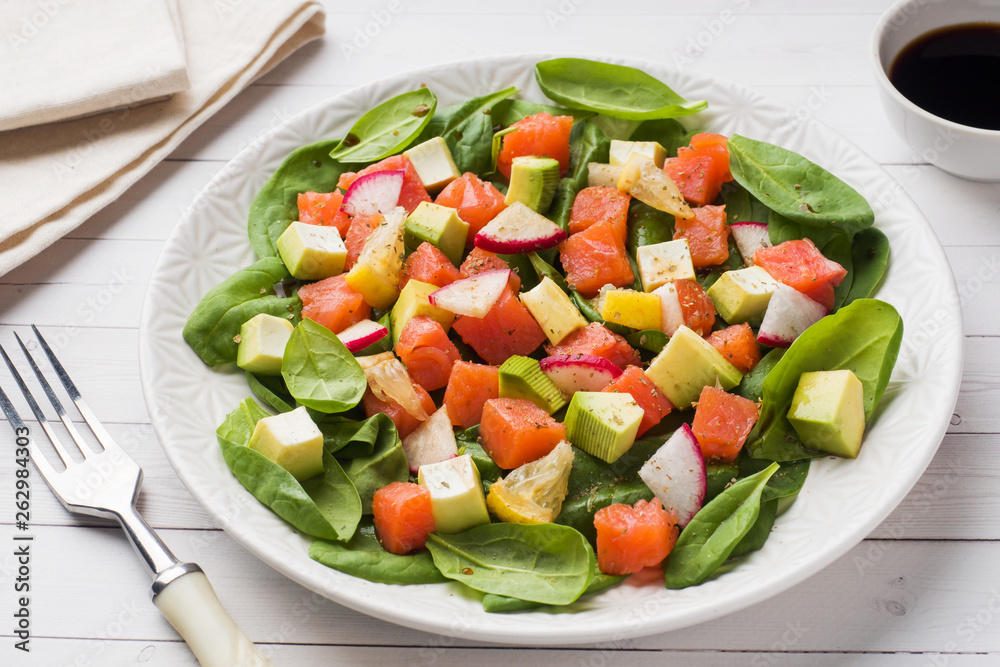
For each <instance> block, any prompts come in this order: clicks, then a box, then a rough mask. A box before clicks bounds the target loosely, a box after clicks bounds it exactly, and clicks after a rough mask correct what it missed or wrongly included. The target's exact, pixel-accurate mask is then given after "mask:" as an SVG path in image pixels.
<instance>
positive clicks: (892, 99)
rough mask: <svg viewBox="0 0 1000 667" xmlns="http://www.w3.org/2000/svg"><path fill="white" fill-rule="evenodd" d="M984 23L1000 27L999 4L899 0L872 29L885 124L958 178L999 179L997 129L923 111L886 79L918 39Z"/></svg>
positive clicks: (988, 1)
mask: <svg viewBox="0 0 1000 667" xmlns="http://www.w3.org/2000/svg"><path fill="white" fill-rule="evenodd" d="M983 21H988V22H991V23H1000V0H900V2H897V3H896V4H894V5H893V6H892V7H890V8H889V10H888V11H887V12H886V13H885V14H884V15H883V16H882V18H881V19H880V20H879V22H878V24H877V25H876V26H875V32H874V33H873V34H872V41H871V57H872V65H873V66H874V68H875V79H876V80H877V81H878V83H879V97H880V98H881V100H882V106H883V107H884V108H885V112H886V114H887V115H888V116H889V122H890V124H891V125H892V126H893V128H895V130H896V131H897V132H899V134H900V136H902V137H903V138H904V139H905V140H906V142H907V143H908V144H909V145H910V147H911V148H912V149H913V150H914V152H915V153H916V154H917V155H918V156H919V157H920V158H921V159H924V160H926V161H927V162H930V163H931V164H933V165H935V166H937V167H939V168H941V169H944V170H945V171H947V172H949V173H951V174H954V175H955V176H960V177H961V178H968V179H970V180H974V181H1000V131H997V130H986V129H982V128H978V127H970V126H968V125H961V124H959V123H954V122H952V121H950V120H945V119H944V118H940V117H939V116H935V115H934V114H932V113H929V112H927V111H924V110H923V109H921V108H920V107H918V106H917V105H916V104H914V103H913V102H911V101H910V100H908V99H907V98H906V97H904V96H903V94H902V93H900V92H899V91H898V90H896V88H895V87H894V86H893V85H892V83H891V82H890V81H889V75H888V71H889V68H890V67H891V66H892V62H893V61H894V60H895V59H896V56H898V55H899V52H900V51H902V50H903V49H904V48H905V47H906V45H907V44H909V43H910V42H912V41H913V40H914V39H916V38H918V37H920V36H921V35H925V34H927V33H928V32H931V31H932V30H936V29H938V28H943V27H945V26H952V25H960V24H963V23H977V22H983ZM983 83H984V84H987V85H995V83H996V82H986V81H984V82H983Z"/></svg>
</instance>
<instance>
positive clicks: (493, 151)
mask: <svg viewBox="0 0 1000 667" xmlns="http://www.w3.org/2000/svg"><path fill="white" fill-rule="evenodd" d="M515 130H517V128H516V127H508V128H506V129H503V130H500V131H499V132H497V133H495V134H494V135H493V138H492V139H491V140H490V168H489V169H488V170H487V171H486V172H485V173H487V174H496V170H497V158H498V157H500V149H501V148H502V147H503V138H504V137H505V136H507V135H508V134H510V133H511V132H514V131H515ZM497 178H503V176H502V175H497ZM493 186H494V187H496V189H497V190H499V191H500V193H501V194H504V195H506V194H507V185H506V184H505V183H497V182H496V181H494V182H493Z"/></svg>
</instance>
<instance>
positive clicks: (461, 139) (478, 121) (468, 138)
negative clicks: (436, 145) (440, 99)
mask: <svg viewBox="0 0 1000 667" xmlns="http://www.w3.org/2000/svg"><path fill="white" fill-rule="evenodd" d="M517 92H518V90H517V88H514V87H511V88H505V89H503V90H499V91H497V92H495V93H490V94H489V95H482V96H480V97H473V98H472V99H469V100H466V101H465V102H462V103H460V104H455V105H452V106H450V107H446V108H444V109H441V110H440V111H438V113H436V114H435V115H434V117H433V118H432V119H431V121H430V122H429V123H428V124H427V127H425V128H424V131H423V132H422V133H421V135H420V138H419V139H418V140H417V143H420V142H421V141H426V140H427V139H431V138H433V137H441V138H442V139H444V140H445V143H447V144H448V148H449V149H450V150H451V156H452V157H453V158H454V159H455V165H456V166H457V167H458V170H459V171H460V172H462V173H465V172H467V171H471V172H472V173H474V174H485V173H487V172H490V171H492V168H493V167H492V165H491V163H490V150H491V146H492V142H493V124H494V123H495V122H496V117H495V115H494V107H495V106H496V105H497V104H498V103H499V102H501V101H503V100H505V99H507V98H508V97H510V96H511V95H515V94H517ZM494 160H495V158H494Z"/></svg>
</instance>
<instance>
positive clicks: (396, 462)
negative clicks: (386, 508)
mask: <svg viewBox="0 0 1000 667" xmlns="http://www.w3.org/2000/svg"><path fill="white" fill-rule="evenodd" d="M362 423H374V424H377V425H378V435H377V436H376V439H375V447H374V451H372V453H371V454H370V455H368V456H359V457H356V458H353V459H351V461H350V463H348V464H347V469H346V472H347V476H348V477H350V478H351V481H352V482H353V483H354V486H355V488H357V490H358V495H359V496H361V504H362V507H363V511H364V513H365V514H371V511H372V496H374V495H375V492H376V491H378V490H379V489H381V488H382V487H383V486H386V485H387V484H391V483H392V482H405V481H407V480H408V479H410V468H409V463H408V462H407V460H406V452H404V451H403V443H402V441H401V440H400V439H399V433H398V432H397V431H396V425H395V424H393V423H392V420H391V419H389V418H388V417H387V416H385V415H382V414H379V415H375V416H373V417H372V418H371V419H369V420H368V421H367V422H362Z"/></svg>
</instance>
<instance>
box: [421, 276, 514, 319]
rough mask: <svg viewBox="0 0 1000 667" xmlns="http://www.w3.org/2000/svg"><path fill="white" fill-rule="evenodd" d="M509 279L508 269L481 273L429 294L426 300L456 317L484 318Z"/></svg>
mask: <svg viewBox="0 0 1000 667" xmlns="http://www.w3.org/2000/svg"><path fill="white" fill-rule="evenodd" d="M509 279H510V269H498V270H496V271H483V272H482V273H477V274H476V275H474V276H469V277H468V278H462V279H461V280H456V281H455V282H453V283H451V284H450V285H445V286H444V287H442V288H441V289H439V290H435V291H433V292H431V293H430V295H429V296H428V297H427V300H428V301H430V303H431V305H432V306H437V307H438V308H444V309H445V310H450V311H451V312H453V313H455V314H456V315H468V316H469V317H486V313H488V312H490V309H491V308H492V307H493V306H494V304H496V302H497V300H498V299H499V298H500V295H501V294H503V288H504V287H506V286H507V281H508V280H509Z"/></svg>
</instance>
